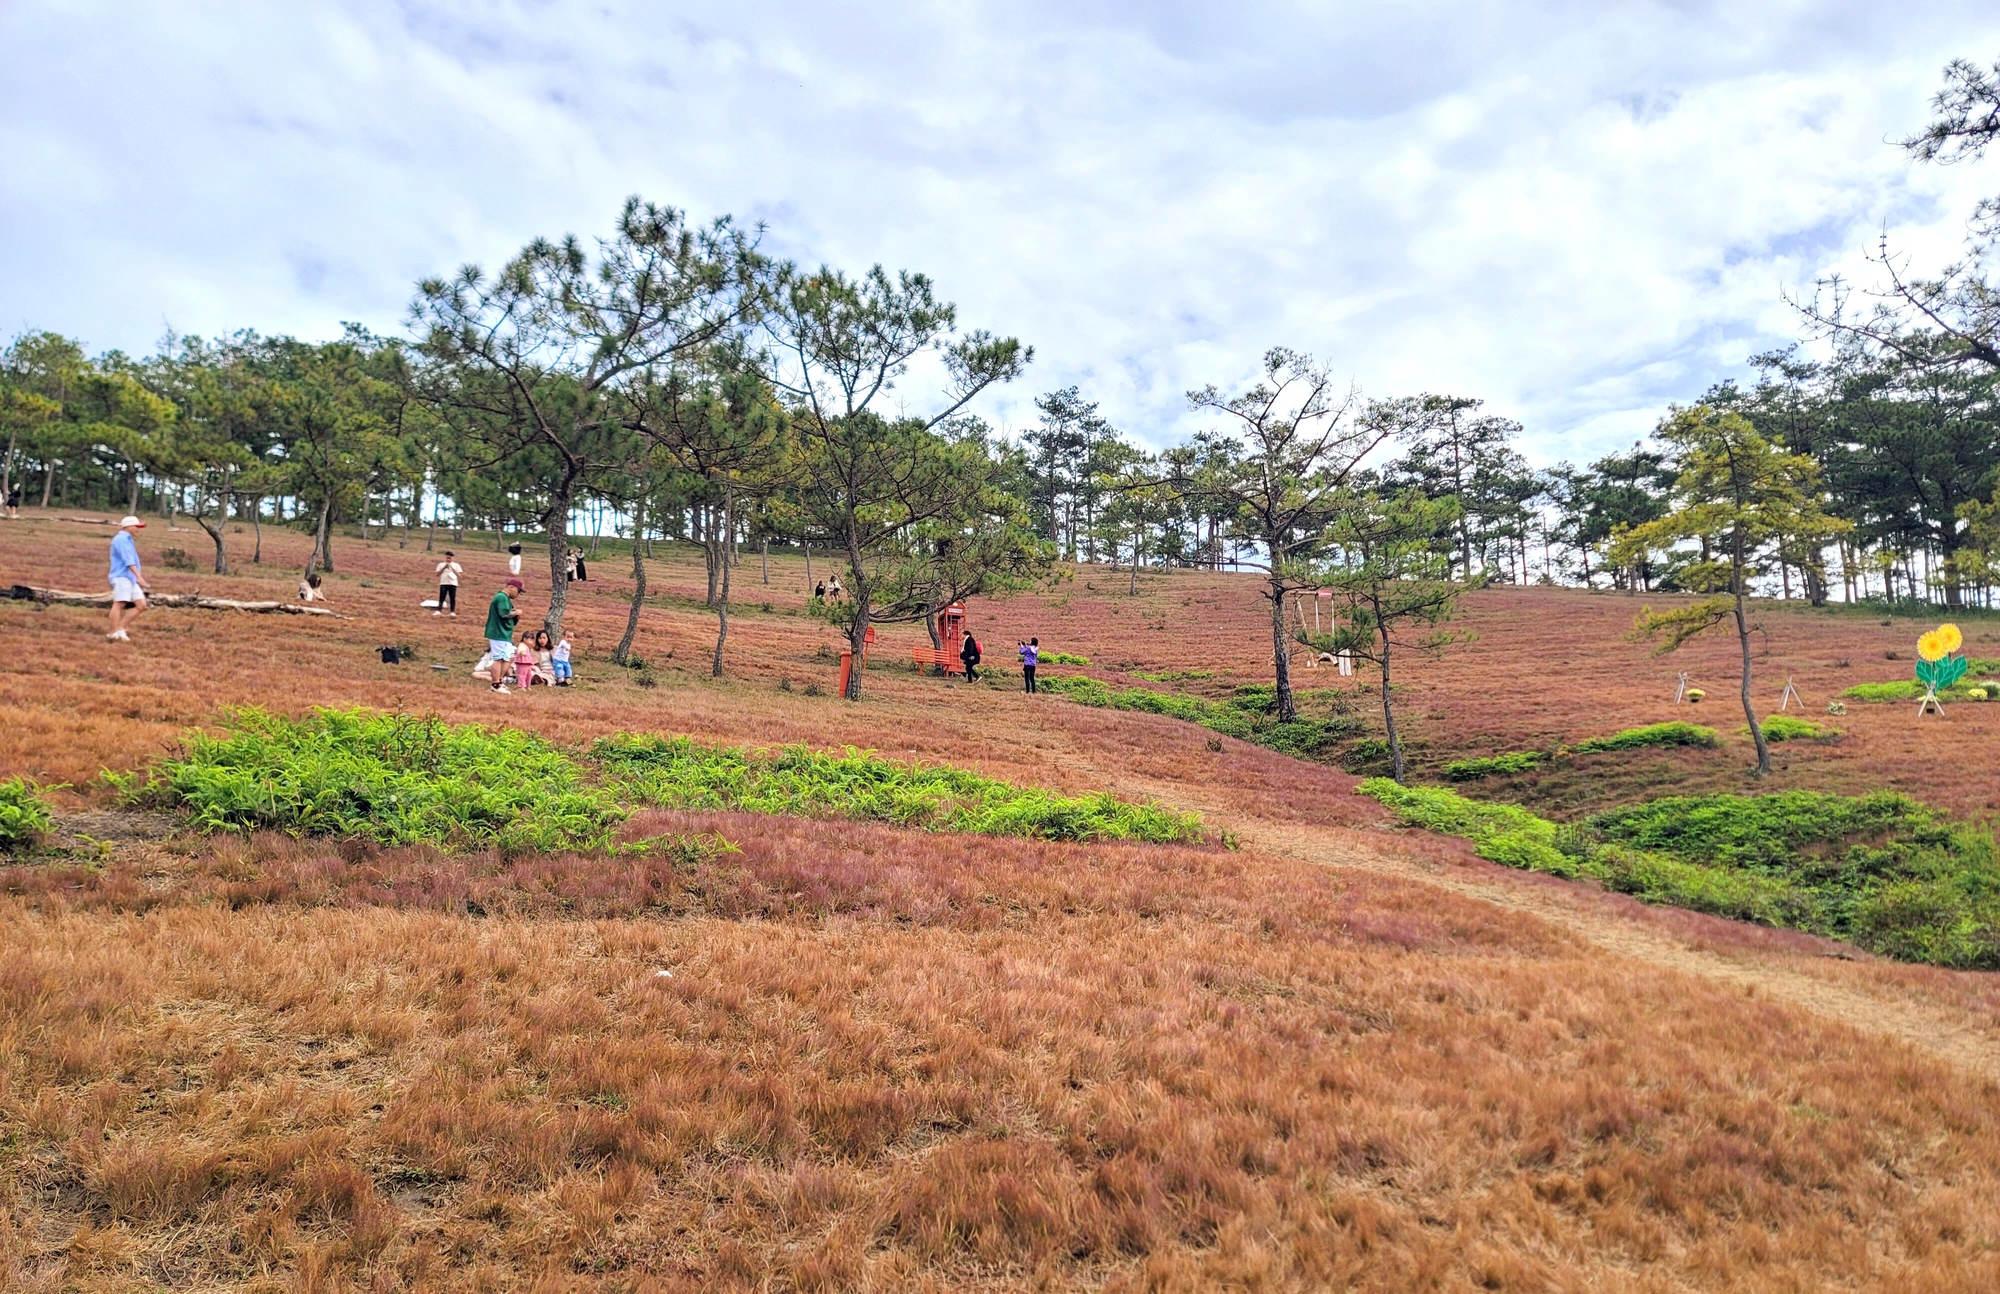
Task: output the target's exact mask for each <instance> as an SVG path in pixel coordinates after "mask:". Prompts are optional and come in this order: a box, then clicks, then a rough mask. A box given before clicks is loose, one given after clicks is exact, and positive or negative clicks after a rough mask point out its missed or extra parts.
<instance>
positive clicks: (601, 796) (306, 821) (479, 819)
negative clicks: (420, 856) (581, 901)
mask: <svg viewBox="0 0 2000 1294" xmlns="http://www.w3.org/2000/svg"><path fill="white" fill-rule="evenodd" d="M230 722H231V726H232V727H234V728H235V729H236V731H235V732H233V733H232V734H231V735H229V736H227V737H210V736H208V735H206V734H204V733H200V732H194V733H190V734H188V735H187V737H185V738H184V739H183V741H182V752H181V754H180V755H178V756H177V757H174V758H170V759H167V760H165V761H163V762H162V763H161V764H160V765H159V766H158V767H157V768H156V769H155V770H154V772H153V777H152V780H151V782H150V783H149V784H148V786H147V788H146V790H145V791H144V792H143V794H144V795H145V796H146V797H148V798H150V799H152V800H154V801H156V802H158V803H161V804H163V805H166V806H170V807H174V808H180V809H184V810H186V811H187V812H188V813H189V814H190V816H191V819H192V825H193V826H195V827H196V828H198V829H201V830H206V831H251V830H272V831H283V832H288V833H290V834H292V835H299V836H341V837H350V838H358V839H363V840H374V841H379V842H380V843H382V844H392V845H420V844H421V845H437V846H440V847H444V848H459V847H467V846H479V845H489V844H491V845H498V846H500V847H501V848H503V849H520V850H526V849H544V850H553V849H589V848H604V847H607V846H609V845H610V843H611V837H612V834H613V833H614V832H615V831H616V830H617V828H618V826H619V824H621V823H623V822H624V821H625V819H626V818H627V817H628V816H629V810H627V809H626V808H624V807H623V806H622V805H620V804H619V803H618V801H617V800H616V799H615V798H614V797H613V796H612V795H611V794H610V793H609V792H608V791H606V790H604V789H603V788H600V787H595V786H592V785H590V784H589V782H588V780H587V777H586V772H585V770H584V769H583V768H582V767H581V766H580V765H579V764H577V763H576V761H575V760H573V759H571V758H570V757H569V756H568V755H566V754H564V753H563V752H562V751H560V750H558V749H556V748H555V747H554V746H552V745H550V744H549V743H548V742H545V741H543V740H542V739H541V738H539V737H534V736H531V735H529V734H528V733H524V732H515V731H508V730H500V731H493V730H489V729H486V728H481V727H479V726H478V725H476V724H463V725H453V724H447V723H445V722H444V721H443V720H440V719H437V718H428V717H417V716H412V715H402V714H385V713H382V712H380V711H372V710H319V711H316V712H315V713H314V714H313V715H312V716H311V717H309V718H304V719H286V718H283V717H281V716H278V715H274V714H270V713H268V712H266V711H263V710H258V709H247V710H239V711H236V712H234V713H233V714H232V715H231V716H230Z"/></svg>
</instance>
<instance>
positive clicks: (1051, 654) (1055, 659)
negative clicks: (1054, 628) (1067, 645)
mask: <svg viewBox="0 0 2000 1294" xmlns="http://www.w3.org/2000/svg"><path fill="white" fill-rule="evenodd" d="M1036 659H1037V660H1039V661H1040V662H1041V663H1042V664H1044V665H1088V664H1090V657H1088V656H1076V655H1073V654H1071V653H1069V652H1066V651H1045V652H1043V653H1042V654H1041V655H1040V656H1038V657H1037V658H1036Z"/></svg>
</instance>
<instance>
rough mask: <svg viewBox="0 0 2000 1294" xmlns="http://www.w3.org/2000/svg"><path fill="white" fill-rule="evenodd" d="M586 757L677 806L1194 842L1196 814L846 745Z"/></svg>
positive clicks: (644, 739) (637, 749) (616, 750)
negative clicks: (839, 748)
mask: <svg viewBox="0 0 2000 1294" xmlns="http://www.w3.org/2000/svg"><path fill="white" fill-rule="evenodd" d="M591 755H592V757H593V758H594V759H596V760H597V761H598V762H599V763H600V764H602V765H603V766H604V768H605V769H606V770H607V771H608V772H609V773H611V774H612V775H613V777H615V778H616V779H617V783H618V785H619V787H620V788H621V790H623V791H624V792H625V793H626V794H628V795H631V796H633V797H635V798H638V799H642V800H645V801H647V802H648V803H652V804H659V805H666V806H670V807H672V808H677V809H740V810H745V811H748V812H751V813H779V814H789V815H794V816H804V817H833V818H863V819H871V820H876V821H881V822H892V823H895V824H897V825H899V826H905V827H917V828H921V829H923V830H927V831H969V832H977V833H980V834H984V835H995V836H1030V837H1034V838H1037V839H1042V840H1138V841H1146V842H1150V843H1155V844H1169V843H1176V842H1190V841H1200V840H1202V839H1203V838H1204V832H1203V829H1202V823H1201V816H1200V815H1199V814H1194V813H1182V812H1179V811H1177V810H1173V809H1168V808H1164V807H1161V806H1159V805H1153V804H1133V803H1130V802H1128V801H1124V800H1119V799H1116V798H1114V797H1113V796H1111V795H1109V794H1106V793H1099V794H1096V795H1088V796H1083V797H1080V798H1068V797H1064V796H1059V795H1055V794H1053V793H1051V792H1048V791H1042V790H1036V789H1032V788H1024V787H1019V786H1015V785H1013V784H1011V783H1008V782H1000V781H995V780H993V779H991V778H986V777H981V776H979V775H978V774H977V773H972V772H968V771H966V770H965V769H962V768H949V767H944V766H940V765H925V764H916V763H907V764H906V763H900V762H897V761H895V760H887V759H881V758H878V757H876V756H874V755H871V754H868V753H866V752H863V751H857V750H853V749H851V748H850V749H849V750H847V751H846V752H844V753H841V754H832V753H827V752H821V751H814V750H808V749H806V748H805V747H802V746H789V747H786V748H784V749H783V750H779V751H775V752H768V753H766V752H749V751H744V750H740V749H735V748H717V747H711V746H703V745H700V744H699V743H697V742H695V741H693V740H691V739H689V738H687V737H653V736H637V735H624V736H617V737H606V738H604V739H603V740H601V741H599V742H597V743H596V744H595V745H593V746H592V747H591Z"/></svg>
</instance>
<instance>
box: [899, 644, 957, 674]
mask: <svg viewBox="0 0 2000 1294" xmlns="http://www.w3.org/2000/svg"><path fill="white" fill-rule="evenodd" d="M910 663H911V665H912V666H914V667H915V669H916V671H917V672H918V673H919V674H921V673H922V672H923V670H924V666H926V665H930V666H934V667H935V668H937V669H941V670H943V671H944V672H945V675H946V677H949V676H951V675H953V674H963V673H965V662H964V661H962V660H960V659H959V658H958V657H956V656H954V655H952V654H951V653H950V652H948V651H946V650H945V649H944V648H942V647H912V648H910Z"/></svg>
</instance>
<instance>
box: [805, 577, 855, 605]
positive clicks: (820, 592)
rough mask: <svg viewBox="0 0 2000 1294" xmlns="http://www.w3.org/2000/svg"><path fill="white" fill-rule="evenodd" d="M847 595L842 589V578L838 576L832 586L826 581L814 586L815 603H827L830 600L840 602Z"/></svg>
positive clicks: (834, 578)
mask: <svg viewBox="0 0 2000 1294" xmlns="http://www.w3.org/2000/svg"><path fill="white" fill-rule="evenodd" d="M846 593H847V590H846V589H843V588H841V587H840V577H839V576H838V575H836V576H834V577H833V582H832V583H831V584H829V583H828V582H827V581H825V580H821V581H820V582H819V583H817V584H815V585H813V601H815V602H825V601H826V600H828V599H829V598H831V599H832V600H833V601H835V602H838V601H840V599H841V598H842V597H843V596H844V595H845V594H846Z"/></svg>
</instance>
